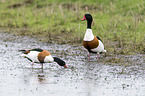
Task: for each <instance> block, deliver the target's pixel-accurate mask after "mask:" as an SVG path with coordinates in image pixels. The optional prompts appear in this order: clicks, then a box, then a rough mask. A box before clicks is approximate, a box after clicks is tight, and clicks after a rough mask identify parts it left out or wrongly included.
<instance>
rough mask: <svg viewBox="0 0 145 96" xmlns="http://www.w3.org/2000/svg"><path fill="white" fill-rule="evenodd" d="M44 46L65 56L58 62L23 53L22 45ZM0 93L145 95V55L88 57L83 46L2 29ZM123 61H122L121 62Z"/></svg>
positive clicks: (25, 95)
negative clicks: (40, 60) (34, 59)
mask: <svg viewBox="0 0 145 96" xmlns="http://www.w3.org/2000/svg"><path fill="white" fill-rule="evenodd" d="M27 48H28V49H29V48H43V49H47V50H49V51H50V52H51V53H52V55H53V56H58V57H60V58H62V59H64V60H65V61H66V63H67V65H68V66H69V68H68V69H64V68H62V67H60V66H58V65H57V64H56V63H51V64H45V65H44V69H43V70H41V66H40V65H39V64H35V65H34V67H33V68H32V67H31V63H30V62H29V61H27V60H26V59H24V58H22V57H20V54H21V53H19V52H18V50H19V49H27ZM0 55H1V56H0V77H1V78H0V96H145V79H144V78H145V61H144V57H145V55H141V54H136V55H130V56H124V55H123V56H121V55H120V56H118V57H117V58H118V59H119V60H120V62H119V63H114V62H113V63H111V62H108V61H109V60H108V59H109V58H114V57H111V55H109V56H107V57H103V56H101V58H100V61H96V58H95V57H96V56H95V55H92V56H91V61H90V62H88V61H87V58H86V51H84V49H83V47H81V46H79V47H77V46H75V45H58V44H49V43H42V42H38V41H36V40H35V39H33V38H29V37H26V36H24V37H20V36H15V35H10V34H7V33H3V32H0ZM121 61H122V62H121Z"/></svg>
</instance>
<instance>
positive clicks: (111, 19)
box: [0, 0, 145, 54]
mask: <svg viewBox="0 0 145 96" xmlns="http://www.w3.org/2000/svg"><path fill="white" fill-rule="evenodd" d="M0 9H1V10H0V14H1V15H0V19H1V22H0V27H1V28H8V29H10V32H11V33H16V34H18V35H29V36H33V37H37V38H38V39H39V40H42V41H48V42H57V43H61V44H64V43H79V44H80V43H82V40H83V36H84V34H85V30H86V22H83V21H81V19H82V18H83V15H84V14H85V13H88V12H89V13H91V14H92V15H93V18H94V24H93V26H92V29H93V33H94V35H98V36H99V37H101V39H102V40H103V41H104V44H105V47H106V49H107V50H109V51H110V53H112V52H113V53H116V52H117V53H118V54H130V53H132V52H141V53H144V52H145V27H144V26H145V19H144V18H145V14H144V12H145V2H144V0H63V1H62V0H43V1H42V0H1V1H0Z"/></svg>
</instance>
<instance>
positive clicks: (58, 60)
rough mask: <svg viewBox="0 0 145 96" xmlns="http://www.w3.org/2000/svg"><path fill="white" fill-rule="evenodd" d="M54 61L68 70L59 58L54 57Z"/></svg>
mask: <svg viewBox="0 0 145 96" xmlns="http://www.w3.org/2000/svg"><path fill="white" fill-rule="evenodd" d="M53 58H54V61H55V62H57V64H58V65H60V66H63V67H64V68H68V67H67V66H66V64H65V62H64V61H63V60H61V59H60V58H57V57H53Z"/></svg>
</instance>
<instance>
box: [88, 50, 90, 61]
mask: <svg viewBox="0 0 145 96" xmlns="http://www.w3.org/2000/svg"><path fill="white" fill-rule="evenodd" d="M88 61H90V53H89V52H88Z"/></svg>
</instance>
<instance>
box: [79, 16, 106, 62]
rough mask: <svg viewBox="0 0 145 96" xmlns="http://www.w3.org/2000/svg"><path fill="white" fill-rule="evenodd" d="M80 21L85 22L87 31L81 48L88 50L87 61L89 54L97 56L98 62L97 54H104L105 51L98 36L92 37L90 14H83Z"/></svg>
mask: <svg viewBox="0 0 145 96" xmlns="http://www.w3.org/2000/svg"><path fill="white" fill-rule="evenodd" d="M81 20H82V21H84V20H87V30H86V33H85V36H84V39H83V46H84V47H85V48H86V49H87V50H88V53H89V54H88V56H89V59H88V60H90V53H95V54H97V60H99V54H100V53H102V52H105V53H106V52H107V51H106V50H105V49H104V45H103V42H102V40H101V39H100V38H99V37H98V36H94V35H93V32H92V28H91V25H92V21H93V18H92V16H91V14H85V15H84V17H83V19H81Z"/></svg>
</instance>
